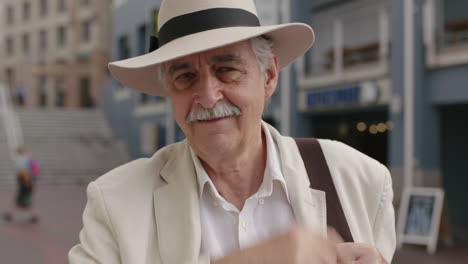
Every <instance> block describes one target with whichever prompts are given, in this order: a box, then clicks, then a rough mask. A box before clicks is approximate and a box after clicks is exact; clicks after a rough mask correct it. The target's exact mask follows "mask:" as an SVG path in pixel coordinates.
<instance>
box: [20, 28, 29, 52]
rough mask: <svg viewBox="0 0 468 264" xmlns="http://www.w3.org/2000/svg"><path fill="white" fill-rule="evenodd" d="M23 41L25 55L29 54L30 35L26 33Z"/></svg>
mask: <svg viewBox="0 0 468 264" xmlns="http://www.w3.org/2000/svg"><path fill="white" fill-rule="evenodd" d="M22 39H23V53H24V54H28V53H29V34H28V33H24V34H23V38H22Z"/></svg>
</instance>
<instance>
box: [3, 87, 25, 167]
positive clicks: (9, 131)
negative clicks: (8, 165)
mask: <svg viewBox="0 0 468 264" xmlns="http://www.w3.org/2000/svg"><path fill="white" fill-rule="evenodd" d="M0 118H1V119H2V122H3V127H4V129H5V135H6V137H7V143H8V147H9V152H10V157H11V159H12V161H14V160H15V158H16V148H17V147H18V146H22V145H23V143H24V139H23V130H22V128H21V124H20V122H19V120H18V116H17V115H16V112H15V110H14V108H13V105H12V103H11V96H10V90H9V88H8V87H7V86H6V85H4V84H2V83H0Z"/></svg>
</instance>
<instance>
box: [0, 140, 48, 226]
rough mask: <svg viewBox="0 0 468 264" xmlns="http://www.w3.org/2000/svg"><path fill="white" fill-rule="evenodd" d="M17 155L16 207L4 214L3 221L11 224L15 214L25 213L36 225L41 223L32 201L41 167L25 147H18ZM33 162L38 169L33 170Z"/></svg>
mask: <svg viewBox="0 0 468 264" xmlns="http://www.w3.org/2000/svg"><path fill="white" fill-rule="evenodd" d="M16 153H17V156H16V160H15V170H16V182H17V189H16V190H17V191H16V199H15V202H14V205H13V206H12V207H11V208H10V209H9V210H8V211H7V212H5V213H4V215H3V219H4V220H5V221H7V222H10V221H12V220H13V216H14V214H15V213H17V212H21V211H23V212H26V213H28V214H29V222H30V223H33V224H34V223H37V222H38V221H39V216H38V214H37V212H36V210H35V209H34V207H33V201H32V200H33V197H32V196H33V192H34V187H35V182H36V179H37V177H38V170H39V169H38V166H39V165H38V163H37V161H36V160H35V159H33V158H32V157H31V156H30V155H28V154H27V153H26V150H25V148H24V147H23V146H18V147H17V149H16ZM32 161H33V162H34V163H35V165H34V166H35V167H37V168H35V169H34V170H31V164H32ZM33 174H35V175H33Z"/></svg>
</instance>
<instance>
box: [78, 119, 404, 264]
mask: <svg viewBox="0 0 468 264" xmlns="http://www.w3.org/2000/svg"><path fill="white" fill-rule="evenodd" d="M268 127H269V129H270V131H271V134H272V137H273V140H274V141H275V142H276V143H277V144H278V149H279V152H280V158H281V165H282V169H283V174H284V177H285V181H286V185H287V189H288V193H289V198H290V202H291V206H292V208H293V212H294V215H295V218H296V221H297V222H298V223H300V224H302V225H304V226H306V227H308V228H311V229H313V230H315V231H316V232H319V233H321V234H323V235H326V232H327V226H326V223H327V219H326V217H327V216H326V205H325V193H324V192H322V191H319V190H314V189H311V188H309V179H308V176H307V173H306V169H305V167H304V163H303V161H302V158H301V155H300V153H299V150H298V148H297V145H296V143H295V141H294V140H293V139H292V138H290V137H284V136H281V135H280V134H279V133H278V131H276V130H275V129H274V128H272V127H270V126H268ZM319 142H320V145H321V147H322V150H323V152H324V155H325V159H326V161H327V164H328V167H329V169H330V173H331V175H332V178H333V181H334V183H335V186H336V190H337V193H338V196H339V198H340V201H341V204H342V207H343V211H344V213H345V216H346V219H347V221H348V225H349V227H350V230H351V233H352V235H353V238H354V241H355V242H361V243H368V244H371V245H374V246H375V247H377V248H378V250H379V251H380V252H381V254H382V255H383V256H384V258H385V259H386V260H387V261H388V262H390V261H391V259H392V257H393V254H394V251H395V243H396V242H395V216H394V209H393V205H392V199H393V191H392V183H391V177H390V173H389V172H388V170H387V169H386V168H385V166H383V165H382V164H380V163H378V162H377V161H375V160H373V159H371V158H370V157H368V156H366V155H364V154H362V153H360V152H358V151H356V150H355V149H353V148H351V147H349V146H346V145H344V144H342V143H339V142H336V141H330V140H319ZM308 162H313V161H308ZM87 195H88V202H87V205H86V208H85V210H84V213H83V229H82V230H81V232H80V241H81V243H80V244H78V245H76V246H74V247H73V248H72V249H71V250H70V252H69V261H70V263H71V264H85V263H105V264H108V263H109V264H110V263H111V264H116V263H123V264H124V263H125V264H140V263H141V264H150V263H151V264H159V263H164V264H185V263H187V264H188V263H190V264H193V263H200V264H202V263H203V264H208V263H209V258H208V257H207V256H202V255H200V243H201V225H200V213H199V198H198V197H199V196H198V188H197V181H196V174H195V169H194V166H193V162H192V159H191V156H190V150H189V144H188V142H187V141H186V140H185V141H183V142H180V143H176V144H172V145H170V146H167V147H165V148H163V149H161V150H159V151H158V152H156V154H154V156H153V157H152V158H149V159H138V160H135V161H132V162H130V163H127V164H125V165H123V166H121V167H118V168H116V169H114V170H112V171H110V172H108V173H107V174H105V175H103V176H102V177H100V178H98V179H97V180H96V181H94V182H92V183H90V184H89V186H88V190H87Z"/></svg>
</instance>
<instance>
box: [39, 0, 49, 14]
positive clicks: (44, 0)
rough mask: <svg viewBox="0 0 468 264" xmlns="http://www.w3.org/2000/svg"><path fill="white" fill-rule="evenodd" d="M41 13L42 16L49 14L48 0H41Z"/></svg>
mask: <svg viewBox="0 0 468 264" xmlns="http://www.w3.org/2000/svg"><path fill="white" fill-rule="evenodd" d="M39 14H40V15H41V17H43V16H46V15H47V0H40V5H39Z"/></svg>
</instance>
